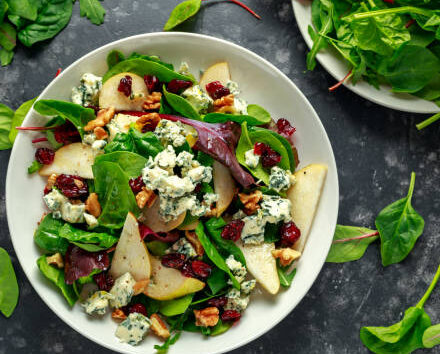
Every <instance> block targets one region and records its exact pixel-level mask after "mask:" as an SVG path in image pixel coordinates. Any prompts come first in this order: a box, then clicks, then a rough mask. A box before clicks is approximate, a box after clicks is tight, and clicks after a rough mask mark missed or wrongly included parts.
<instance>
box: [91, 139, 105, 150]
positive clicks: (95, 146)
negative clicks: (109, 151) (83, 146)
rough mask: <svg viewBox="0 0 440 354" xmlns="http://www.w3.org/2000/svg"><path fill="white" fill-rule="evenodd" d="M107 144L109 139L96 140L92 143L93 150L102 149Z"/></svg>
mask: <svg viewBox="0 0 440 354" xmlns="http://www.w3.org/2000/svg"><path fill="white" fill-rule="evenodd" d="M106 145H107V141H105V140H95V141H94V142H93V144H92V149H93V150H102V149H104V148H105V146H106Z"/></svg>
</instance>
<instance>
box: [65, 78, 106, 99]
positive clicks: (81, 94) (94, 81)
mask: <svg viewBox="0 0 440 354" xmlns="http://www.w3.org/2000/svg"><path fill="white" fill-rule="evenodd" d="M101 88H102V78H101V77H99V76H95V75H93V74H91V73H85V74H84V75H83V76H82V78H81V81H80V85H79V86H78V87H74V88H73V89H72V102H73V103H76V104H79V105H82V106H87V105H92V106H95V105H97V104H98V99H99V91H100V90H101Z"/></svg>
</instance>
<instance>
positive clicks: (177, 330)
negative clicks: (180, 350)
mask: <svg viewBox="0 0 440 354" xmlns="http://www.w3.org/2000/svg"><path fill="white" fill-rule="evenodd" d="M189 314H190V311H189V309H187V310H186V311H185V312H184V313H183V314H182V315H180V316H178V317H177V319H176V320H175V321H173V322H172V323H171V327H170V332H171V335H170V336H169V337H168V339H167V340H166V341H165V342H164V343H163V344H162V345H157V344H156V345H155V346H154V349H156V350H157V351H158V353H166V352H167V350H168V349H169V348H170V346H171V345H173V344H175V343H176V342H177V341H178V340H179V338H180V334H181V333H182V329H183V325H184V324H185V321H186V320H187V319H188V316H189ZM170 320H171V318H167V322H171V321H170Z"/></svg>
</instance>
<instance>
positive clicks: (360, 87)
mask: <svg viewBox="0 0 440 354" xmlns="http://www.w3.org/2000/svg"><path fill="white" fill-rule="evenodd" d="M302 1H303V0H292V9H293V14H294V16H295V20H296V23H297V25H298V28H299V31H300V32H301V35H302V37H303V39H304V41H305V42H306V44H307V47H308V48H309V49H311V48H312V46H313V41H312V39H311V38H310V36H309V34H308V32H307V27H308V24H309V23H310V24H311V21H308V19H303V18H300V16H299V15H298V9H299V7H300V6H304V4H303V3H302ZM304 1H306V2H307V1H308V0H304ZM335 54H336V53H335ZM329 57H331V58H332V59H334V60H337V61H341V59H340V58H338V57H337V56H336V55H333V52H330V51H326V52H325V55H324V53H322V52H320V53H318V54H317V55H316V59H317V60H318V61H319V63H320V64H321V65H322V67H323V68H324V69H325V70H326V71H327V72H328V73H329V74H330V75H331V76H332V77H333V78H334V79H335V80H336V82H339V81H340V80H342V79H343V78H344V76H345V74H343V75H340V74H339V73H337V68H335V67H334V66H333V65H332V63H331V62H330V60H329ZM364 83H365V85H364ZM342 85H344V86H345V87H346V88H347V89H349V90H350V91H352V92H354V93H355V94H357V95H359V96H361V97H363V98H365V99H366V100H368V101H371V102H374V103H376V104H378V105H380V106H383V107H386V108H391V109H395V110H398V111H401V112H408V113H428V114H429V113H438V112H439V111H440V107H438V106H437V105H436V104H435V103H433V102H431V101H426V100H424V99H422V98H418V97H415V96H410V95H408V96H409V97H410V98H411V100H412V101H413V102H420V103H425V104H424V105H423V108H417V107H418V106H414V105H411V102H410V101H408V100H406V101H407V102H408V103H407V104H406V105H405V104H404V103H405V99H404V98H403V97H405V96H407V94H403V95H402V94H394V95H395V96H396V97H399V99H398V101H394V100H392V101H387V100H384V99H380V98H377V97H375V96H374V95H372V94H370V92H374V91H373V90H376V89H375V88H374V87H373V86H371V85H369V84H367V83H366V82H363V81H362V82H359V83H357V84H356V85H352V84H349V83H346V82H343V83H342ZM380 87H381V91H382V92H384V91H387V89H389V87H387V86H384V85H380Z"/></svg>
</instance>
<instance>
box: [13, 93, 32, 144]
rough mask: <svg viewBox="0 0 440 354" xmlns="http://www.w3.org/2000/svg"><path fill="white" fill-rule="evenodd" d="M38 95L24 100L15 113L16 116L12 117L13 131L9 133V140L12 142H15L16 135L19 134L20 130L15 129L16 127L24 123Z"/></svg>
mask: <svg viewBox="0 0 440 354" xmlns="http://www.w3.org/2000/svg"><path fill="white" fill-rule="evenodd" d="M36 99H37V97H35V98H33V99H31V100H29V101H26V102H24V103H23V104H22V105H21V106H20V107H18V109H17V110H16V111H15V113H14V117H13V118H12V123H11V132H10V133H9V140H10V141H11V144H13V143H14V141H15V137H16V136H17V134H18V130H17V129H15V127H19V126H20V125H21V124H22V123H23V120H24V118H25V117H26V115H27V114H28V112H29V110H30V109H31V108H32V105H33V104H34V102H35V100H36Z"/></svg>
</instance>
